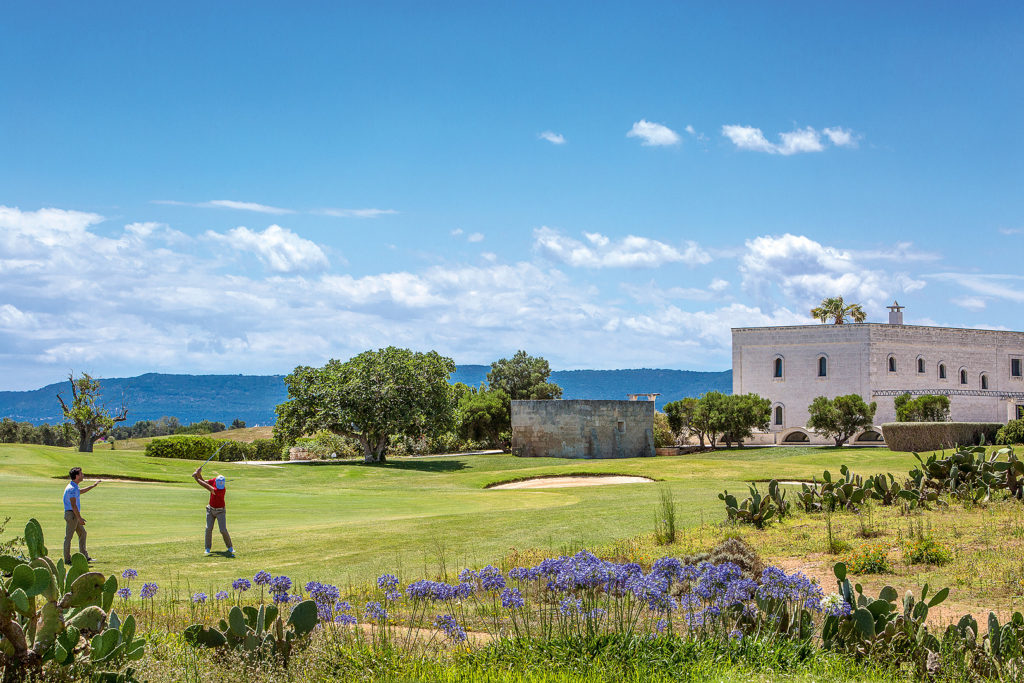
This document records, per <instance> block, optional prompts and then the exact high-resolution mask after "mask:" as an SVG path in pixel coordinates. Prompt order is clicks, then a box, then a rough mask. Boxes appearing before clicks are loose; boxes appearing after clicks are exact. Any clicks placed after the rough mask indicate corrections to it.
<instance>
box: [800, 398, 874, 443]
mask: <svg viewBox="0 0 1024 683" xmlns="http://www.w3.org/2000/svg"><path fill="white" fill-rule="evenodd" d="M877 407H878V406H877V404H876V403H875V402H874V401H872V402H871V403H866V402H865V401H864V399H863V398H861V397H860V396H859V395H857V394H847V395H846V396H836V397H835V398H833V399H828V398H826V397H824V396H818V397H817V398H815V399H814V400H813V401H812V402H811V405H810V406H809V407H808V408H807V412H808V413H810V416H811V418H810V419H809V420H808V421H807V428H808V429H813V430H814V431H816V432H818V433H819V434H821V435H822V436H825V437H827V438H830V439H834V440H835V442H836V448H838V447H840V446H842V445H843V444H844V443H846V442H847V441H848V440H849V439H850V437H851V436H853V435H854V434H856V433H857V432H859V431H860V430H862V429H867V428H868V427H871V426H872V425H873V424H874V422H875V409H876V408H877Z"/></svg>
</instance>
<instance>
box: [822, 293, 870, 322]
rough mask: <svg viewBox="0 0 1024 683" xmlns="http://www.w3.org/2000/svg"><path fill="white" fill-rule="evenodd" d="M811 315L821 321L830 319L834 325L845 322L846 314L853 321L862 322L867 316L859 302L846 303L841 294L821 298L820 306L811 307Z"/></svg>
mask: <svg viewBox="0 0 1024 683" xmlns="http://www.w3.org/2000/svg"><path fill="white" fill-rule="evenodd" d="M811 316H812V317H814V318H817V319H818V320H820V321H821V322H823V323H827V322H828V321H830V320H831V321H832V322H833V323H834V324H836V325H842V324H843V323H845V322H846V318H847V316H849V318H850V320H852V321H853V322H855V323H862V322H864V321H865V320H866V319H867V317H868V316H867V314H866V313H865V312H864V309H862V308H861V307H860V304H847V303H846V302H845V301H843V297H841V296H830V297H827V298H825V299H822V300H821V305H820V306H818V307H816V308H812V309H811Z"/></svg>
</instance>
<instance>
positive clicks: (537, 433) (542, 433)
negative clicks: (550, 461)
mask: <svg viewBox="0 0 1024 683" xmlns="http://www.w3.org/2000/svg"><path fill="white" fill-rule="evenodd" d="M512 452H513V453H515V454H517V455H521V456H525V457H555V458H635V457H649V456H653V455H654V402H653V401H582V400H579V401H575V400H574V401H557V400H556V401H512Z"/></svg>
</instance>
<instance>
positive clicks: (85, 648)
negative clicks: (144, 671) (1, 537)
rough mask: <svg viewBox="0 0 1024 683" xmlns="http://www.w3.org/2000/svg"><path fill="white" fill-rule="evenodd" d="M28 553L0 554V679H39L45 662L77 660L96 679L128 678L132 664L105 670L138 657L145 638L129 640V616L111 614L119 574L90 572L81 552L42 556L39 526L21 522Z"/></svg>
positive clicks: (72, 662)
mask: <svg viewBox="0 0 1024 683" xmlns="http://www.w3.org/2000/svg"><path fill="white" fill-rule="evenodd" d="M25 543H26V545H27V547H28V557H27V558H25V557H14V556H11V555H5V556H0V667H2V668H3V675H4V680H5V681H7V680H14V681H17V680H24V679H27V678H29V677H39V678H42V677H44V674H43V667H44V664H47V663H48V662H52V664H49V666H58V667H63V666H71V665H76V666H80V667H82V668H84V669H85V670H88V671H90V672H91V675H92V676H93V678H94V679H96V680H110V681H128V680H131V679H132V674H131V670H130V669H129V670H128V671H125V672H105V671H102V670H99V669H98V668H95V667H97V666H99V665H114V666H120V665H121V664H122V663H123V662H125V661H129V660H136V659H140V658H141V657H142V656H143V654H144V652H145V641H144V640H142V639H137V638H135V620H134V619H133V618H132V617H130V616H129V617H128V618H127V619H125V620H124V622H123V623H122V622H121V620H120V619H119V618H118V616H117V614H116V613H114V612H110V611H109V610H110V606H111V604H112V603H113V599H114V594H115V593H116V591H117V579H116V578H115V577H113V576H111V577H109V578H106V577H104V576H103V575H102V574H100V573H98V572H90V571H89V562H88V560H87V559H86V558H85V556H83V555H81V554H76V555H75V556H74V557H73V558H72V560H71V564H70V566H65V564H64V561H63V560H58V561H57V563H56V564H54V562H53V560H51V559H50V558H49V557H47V555H46V552H47V551H46V546H45V545H44V543H43V530H42V527H41V526H40V524H39V522H38V521H36V520H35V519H31V520H29V522H28V524H27V525H26V526H25Z"/></svg>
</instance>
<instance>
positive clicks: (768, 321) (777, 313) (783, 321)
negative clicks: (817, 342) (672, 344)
mask: <svg viewBox="0 0 1024 683" xmlns="http://www.w3.org/2000/svg"><path fill="white" fill-rule="evenodd" d="M810 322H812V320H811V318H810V317H809V316H804V315H800V314H798V313H794V312H793V311H791V310H789V309H787V308H777V309H775V310H773V311H772V312H771V313H765V312H763V311H762V310H761V309H760V308H757V307H752V306H746V305H744V304H740V303H733V304H730V305H729V306H725V307H722V308H718V309H715V310H712V311H685V310H682V309H680V308H678V307H676V306H668V307H666V308H664V309H662V310H659V311H658V312H657V313H656V314H655V315H636V316H629V317H626V318H624V319H623V320H622V321H621V325H622V326H624V327H626V328H628V329H631V330H633V331H635V332H638V333H640V334H642V335H644V336H648V337H661V338H672V337H680V336H684V337H685V336H690V335H692V336H694V337H696V338H697V339H700V340H702V341H704V342H706V343H709V344H710V345H712V346H714V347H717V348H720V349H723V350H725V349H729V348H730V347H731V346H732V328H734V327H760V326H767V325H804V324H807V323H810Z"/></svg>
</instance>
